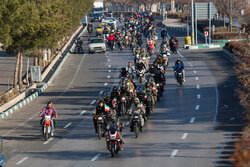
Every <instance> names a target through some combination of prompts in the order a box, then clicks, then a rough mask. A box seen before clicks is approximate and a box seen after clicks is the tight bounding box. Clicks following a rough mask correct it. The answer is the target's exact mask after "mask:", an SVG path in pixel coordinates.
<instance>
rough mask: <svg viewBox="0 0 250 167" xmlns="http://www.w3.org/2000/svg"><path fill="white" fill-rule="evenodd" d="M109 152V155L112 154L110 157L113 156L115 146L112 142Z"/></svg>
mask: <svg viewBox="0 0 250 167" xmlns="http://www.w3.org/2000/svg"><path fill="white" fill-rule="evenodd" d="M110 153H111V156H112V157H114V156H115V146H114V144H112V145H111V150H110Z"/></svg>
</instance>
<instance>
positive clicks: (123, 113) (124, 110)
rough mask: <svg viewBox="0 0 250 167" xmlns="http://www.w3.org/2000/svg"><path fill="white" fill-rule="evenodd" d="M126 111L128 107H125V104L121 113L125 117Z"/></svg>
mask: <svg viewBox="0 0 250 167" xmlns="http://www.w3.org/2000/svg"><path fill="white" fill-rule="evenodd" d="M125 112H126V109H125V106H124V104H122V105H121V115H122V116H123V117H124V116H125Z"/></svg>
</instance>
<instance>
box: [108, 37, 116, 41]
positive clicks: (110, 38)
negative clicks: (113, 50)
mask: <svg viewBox="0 0 250 167" xmlns="http://www.w3.org/2000/svg"><path fill="white" fill-rule="evenodd" d="M114 40H116V38H115V36H112V37H111V36H109V37H108V41H114Z"/></svg>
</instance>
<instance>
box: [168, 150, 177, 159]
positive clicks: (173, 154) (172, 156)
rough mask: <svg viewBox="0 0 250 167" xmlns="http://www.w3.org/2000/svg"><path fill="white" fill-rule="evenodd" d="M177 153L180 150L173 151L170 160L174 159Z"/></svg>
mask: <svg viewBox="0 0 250 167" xmlns="http://www.w3.org/2000/svg"><path fill="white" fill-rule="evenodd" d="M177 153H178V150H173V152H172V154H171V155H170V158H174V157H175V156H176V154H177Z"/></svg>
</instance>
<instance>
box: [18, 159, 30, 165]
mask: <svg viewBox="0 0 250 167" xmlns="http://www.w3.org/2000/svg"><path fill="white" fill-rule="evenodd" d="M27 159H29V157H24V158H23V159H21V160H20V161H18V162H17V163H16V165H20V164H21V163H23V162H24V161H26V160H27Z"/></svg>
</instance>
